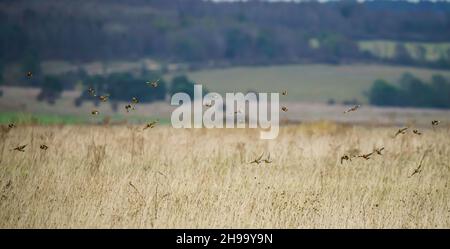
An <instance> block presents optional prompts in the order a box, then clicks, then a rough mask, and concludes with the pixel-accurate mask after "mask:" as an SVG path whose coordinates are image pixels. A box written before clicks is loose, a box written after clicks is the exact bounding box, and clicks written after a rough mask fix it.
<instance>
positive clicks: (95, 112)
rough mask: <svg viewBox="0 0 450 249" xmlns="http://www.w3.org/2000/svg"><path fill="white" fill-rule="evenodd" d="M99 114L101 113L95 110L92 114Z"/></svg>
mask: <svg viewBox="0 0 450 249" xmlns="http://www.w3.org/2000/svg"><path fill="white" fill-rule="evenodd" d="M99 113H100V112H99V111H97V110H93V111H92V112H91V114H92V115H98V114H99Z"/></svg>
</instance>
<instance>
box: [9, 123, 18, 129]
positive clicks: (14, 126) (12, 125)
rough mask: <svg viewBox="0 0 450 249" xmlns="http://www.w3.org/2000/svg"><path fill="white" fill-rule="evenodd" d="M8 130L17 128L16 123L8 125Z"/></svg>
mask: <svg viewBox="0 0 450 249" xmlns="http://www.w3.org/2000/svg"><path fill="white" fill-rule="evenodd" d="M8 128H9V129H12V128H16V125H15V124H14V123H10V124H8Z"/></svg>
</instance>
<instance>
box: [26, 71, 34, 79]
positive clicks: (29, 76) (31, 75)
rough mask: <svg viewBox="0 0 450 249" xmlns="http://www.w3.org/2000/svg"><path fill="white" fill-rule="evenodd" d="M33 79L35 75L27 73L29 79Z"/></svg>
mask: <svg viewBox="0 0 450 249" xmlns="http://www.w3.org/2000/svg"><path fill="white" fill-rule="evenodd" d="M31 77H33V73H32V72H30V71H28V72H27V78H29V79H31Z"/></svg>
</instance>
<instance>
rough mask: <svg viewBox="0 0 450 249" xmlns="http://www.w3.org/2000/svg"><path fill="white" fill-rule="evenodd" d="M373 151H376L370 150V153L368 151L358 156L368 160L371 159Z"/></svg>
mask: <svg viewBox="0 0 450 249" xmlns="http://www.w3.org/2000/svg"><path fill="white" fill-rule="evenodd" d="M373 153H374V152H370V153H367V154H363V155H359V156H358V157H361V158H364V159H366V160H369V159H370V157H371V156H372V155H373Z"/></svg>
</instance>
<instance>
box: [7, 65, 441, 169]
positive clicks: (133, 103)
mask: <svg viewBox="0 0 450 249" xmlns="http://www.w3.org/2000/svg"><path fill="white" fill-rule="evenodd" d="M26 76H27V78H31V77H32V76H33V73H32V72H27V73H26ZM159 81H160V79H157V80H154V81H148V82H146V84H147V85H149V86H150V87H153V88H156V87H158V83H159ZM87 92H88V94H89V95H90V96H91V97H94V98H95V97H97V94H96V91H95V89H94V88H92V87H89V88H88V90H87ZM281 94H282V95H283V96H287V94H288V92H287V90H284V91H283V92H282V93H281ZM109 97H110V95H109V94H105V95H99V96H98V98H99V100H100V101H101V102H107V101H108V99H109ZM138 103H139V100H138V98H137V97H132V99H131V103H130V104H127V105H125V110H126V112H127V113H129V112H130V111H132V110H135V109H136V105H137V104H138ZM205 106H206V107H212V103H206V104H205ZM360 107H361V105H354V106H352V107H351V108H349V109H347V110H345V111H344V114H347V113H350V112H355V111H357V110H358V109H359V108H360ZM281 110H282V111H283V112H287V111H288V108H287V107H286V106H282V107H281ZM234 113H235V114H237V113H242V110H237V111H235V112H234ZM91 114H92V115H99V114H100V112H99V111H98V110H92V112H91ZM158 122H159V121H158V120H155V121H151V122H150V123H147V124H146V125H145V127H144V128H143V130H146V129H152V128H154V127H155V126H156V124H157V123H158ZM439 123H440V121H438V120H433V121H431V125H432V126H433V127H436V126H438V125H439ZM15 127H16V125H15V124H14V123H10V124H9V125H8V128H9V129H13V128H15ZM408 129H409V127H403V128H400V129H398V131H397V132H396V133H395V134H394V136H393V138H395V137H397V136H399V135H403V134H406V132H407V131H408ZM413 133H414V134H416V135H419V136H420V135H422V132H420V131H419V130H417V129H414V130H413ZM26 147H27V144H25V145H20V146H17V147H15V148H14V149H13V150H15V151H20V152H25V148H26ZM39 148H40V149H41V150H47V149H48V146H47V145H45V144H41V145H40V146H39ZM383 150H384V147H381V148H375V149H373V151H371V152H369V153H366V154H361V155H347V154H346V155H343V156H341V159H340V162H341V164H343V162H344V161H352V159H354V158H363V159H365V160H369V159H371V157H372V156H373V155H383V154H382V151H383ZM264 154H265V153H264V152H263V153H262V154H261V155H260V156H258V157H257V158H255V159H254V160H252V161H250V162H249V163H250V164H253V163H255V164H258V165H259V164H261V163H266V164H269V163H272V162H273V160H272V159H271V158H270V153H268V155H267V157H266V158H263V157H264ZM425 155H426V153H425V154H424V155H423V157H422V159H421V161H420V163H419V166H418V167H417V168H416V169H415V170H414V171H413V173H412V174H411V175H410V177H412V176H414V175H415V174H418V173H420V172H421V171H422V162H423V159H424V157H425Z"/></svg>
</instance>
